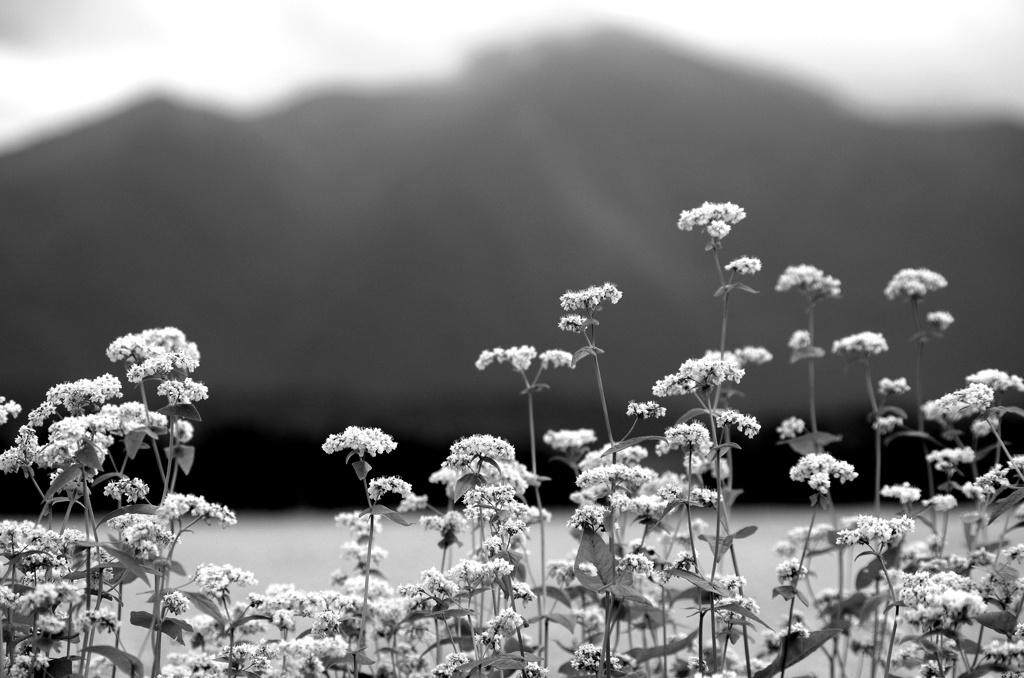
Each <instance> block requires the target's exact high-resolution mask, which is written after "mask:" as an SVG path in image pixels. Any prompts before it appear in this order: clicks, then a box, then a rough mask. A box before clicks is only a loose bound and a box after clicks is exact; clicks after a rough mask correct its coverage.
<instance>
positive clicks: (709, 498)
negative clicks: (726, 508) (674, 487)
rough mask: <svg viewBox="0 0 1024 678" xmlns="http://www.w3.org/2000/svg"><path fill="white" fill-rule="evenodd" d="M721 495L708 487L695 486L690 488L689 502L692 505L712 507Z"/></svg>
mask: <svg viewBox="0 0 1024 678" xmlns="http://www.w3.org/2000/svg"><path fill="white" fill-rule="evenodd" d="M720 499H721V495H719V494H718V492H717V491H716V490H712V489H711V488H708V487H695V488H693V489H692V490H690V504H691V505H692V506H698V507H704V508H714V507H715V506H718V502H719V500H720Z"/></svg>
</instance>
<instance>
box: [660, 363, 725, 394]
mask: <svg viewBox="0 0 1024 678" xmlns="http://www.w3.org/2000/svg"><path fill="white" fill-rule="evenodd" d="M744 374H745V371H744V370H743V368H742V367H740V366H739V365H737V364H736V363H734V362H732V361H729V360H723V359H721V358H717V357H713V356H704V357H703V358H690V359H689V360H687V361H686V362H684V363H683V364H682V365H680V366H679V370H678V371H677V372H676V373H675V374H670V375H667V376H666V377H664V378H663V379H659V380H658V382H657V383H656V384H655V385H654V388H653V389H652V391H653V392H654V395H656V396H658V397H659V398H665V397H668V396H674V395H684V394H686V393H690V392H691V391H694V390H696V389H698V388H711V387H714V386H718V385H720V384H722V383H723V382H726V381H731V382H734V383H737V384H738V383H739V382H740V380H741V379H742V378H743V375H744Z"/></svg>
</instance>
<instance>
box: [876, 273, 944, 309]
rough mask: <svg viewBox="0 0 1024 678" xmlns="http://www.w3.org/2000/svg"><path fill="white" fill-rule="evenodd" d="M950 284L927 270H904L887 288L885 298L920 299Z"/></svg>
mask: <svg viewBox="0 0 1024 678" xmlns="http://www.w3.org/2000/svg"><path fill="white" fill-rule="evenodd" d="M948 284H949V283H947V282H946V279H945V278H944V277H943V276H941V275H939V274H938V273H936V272H935V271H930V270H928V269H927V268H904V269H902V270H901V271H899V272H898V273H897V274H896V275H894V276H893V277H892V280H890V281H889V284H888V285H886V286H885V298H886V299H888V300H889V301H893V300H894V299H896V298H898V297H906V298H907V299H920V298H921V297H923V296H924V295H926V294H927V293H928V292H934V291H936V290H941V289H942V288H943V287H945V286H946V285H948Z"/></svg>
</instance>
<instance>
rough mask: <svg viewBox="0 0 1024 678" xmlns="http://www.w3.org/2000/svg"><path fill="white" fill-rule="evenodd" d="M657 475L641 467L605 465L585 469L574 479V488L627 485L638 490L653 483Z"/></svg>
mask: <svg viewBox="0 0 1024 678" xmlns="http://www.w3.org/2000/svg"><path fill="white" fill-rule="evenodd" d="M657 477H658V474H657V473H655V472H654V471H653V470H651V469H649V468H644V467H642V466H627V465H626V464H607V465H605V466H598V467H596V468H591V469H587V470H586V471H584V472H583V473H581V474H580V475H579V476H577V478H576V487H579V488H587V487H594V486H597V485H612V484H614V485H627V486H631V487H634V488H638V487H640V486H642V485H645V484H646V483H649V482H651V481H653V480H654V479H655V478H657Z"/></svg>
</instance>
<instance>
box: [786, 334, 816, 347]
mask: <svg viewBox="0 0 1024 678" xmlns="http://www.w3.org/2000/svg"><path fill="white" fill-rule="evenodd" d="M786 345H787V346H789V347H790V348H791V349H793V350H794V351H799V350H800V349H802V348H810V347H811V333H810V332H808V331H807V330H795V331H794V332H793V334H792V335H790V337H789V341H788V342H787V343H786Z"/></svg>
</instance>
